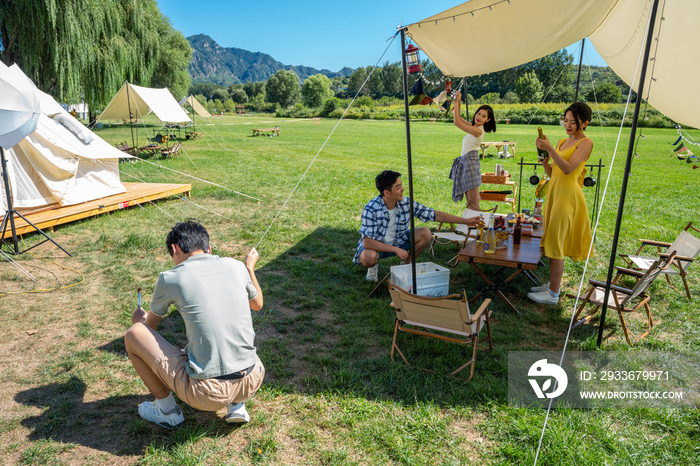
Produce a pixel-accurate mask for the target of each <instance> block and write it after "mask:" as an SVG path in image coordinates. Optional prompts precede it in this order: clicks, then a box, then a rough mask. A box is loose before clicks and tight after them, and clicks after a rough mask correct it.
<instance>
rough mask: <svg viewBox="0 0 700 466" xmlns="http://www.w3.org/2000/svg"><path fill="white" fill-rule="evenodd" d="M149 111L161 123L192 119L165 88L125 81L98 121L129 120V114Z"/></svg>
mask: <svg viewBox="0 0 700 466" xmlns="http://www.w3.org/2000/svg"><path fill="white" fill-rule="evenodd" d="M149 111H150V112H153V113H154V114H155V115H156V116H157V117H158V119H159V120H160V121H162V122H163V123H185V122H190V121H192V120H190V117H188V116H187V113H185V111H184V110H183V109H182V107H181V106H180V105H179V104H178V103H177V100H175V97H173V95H172V94H171V93H170V91H169V90H168V89H167V88H163V89H151V88H148V87H141V86H135V85H133V84H130V83H128V82H125V83H124V85H123V86H122V87H121V89H119V92H117V95H115V96H114V98H112V101H111V102H110V103H109V105H107V108H105V109H104V111H103V112H102V113H101V114H100V117H99V118H98V121H106V120H129V118H130V114H131V115H133V117H134V118H143V117H144V116H145V115H146V114H148V112H149Z"/></svg>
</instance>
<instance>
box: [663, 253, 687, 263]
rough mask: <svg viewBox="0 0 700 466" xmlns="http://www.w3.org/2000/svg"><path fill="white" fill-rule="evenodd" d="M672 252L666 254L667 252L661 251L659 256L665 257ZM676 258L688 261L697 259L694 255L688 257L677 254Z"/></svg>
mask: <svg viewBox="0 0 700 466" xmlns="http://www.w3.org/2000/svg"><path fill="white" fill-rule="evenodd" d="M670 255H671V254H666V253H663V252H662V253H659V257H663V258H664V259H666V258H668V257H669V256H670ZM674 259H675V260H679V261H686V262H693V261H694V260H695V258H694V257H686V256H675V257H674Z"/></svg>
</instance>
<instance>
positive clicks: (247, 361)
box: [151, 253, 258, 379]
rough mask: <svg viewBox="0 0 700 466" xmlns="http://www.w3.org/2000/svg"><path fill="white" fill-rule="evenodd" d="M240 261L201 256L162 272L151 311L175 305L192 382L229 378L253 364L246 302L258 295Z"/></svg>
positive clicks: (252, 336)
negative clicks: (184, 334)
mask: <svg viewBox="0 0 700 466" xmlns="http://www.w3.org/2000/svg"><path fill="white" fill-rule="evenodd" d="M257 294H258V293H257V290H256V289H255V286H254V285H253V282H252V281H251V279H250V275H249V274H248V270H247V269H246V268H245V265H244V264H243V262H241V261H238V260H235V259H231V258H229V257H219V256H213V255H211V254H207V253H202V254H195V255H194V256H191V257H189V258H188V259H187V260H186V261H184V262H182V263H180V264H178V265H176V266H175V267H173V268H172V269H170V270H168V271H166V272H161V274H160V276H159V277H158V281H157V282H156V286H155V289H154V290H153V299H152V300H151V312H153V313H154V314H155V315H157V316H160V317H163V316H164V315H165V314H166V313H167V312H168V307H169V306H170V305H171V304H174V305H175V307H177V310H178V311H180V315H182V318H183V320H184V321H185V329H186V331H187V341H188V344H187V356H188V357H189V364H188V365H187V373H188V374H189V376H190V377H192V378H195V379H208V378H212V377H218V376H220V375H228V374H231V373H233V372H237V371H240V370H243V369H245V368H247V367H250V366H252V365H253V364H255V362H256V361H257V355H256V352H255V346H254V345H253V340H254V339H255V332H254V331H253V319H252V316H251V312H250V303H249V302H248V301H250V300H251V299H254V298H255V297H256V296H257Z"/></svg>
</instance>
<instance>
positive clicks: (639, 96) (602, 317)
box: [598, 0, 659, 348]
mask: <svg viewBox="0 0 700 466" xmlns="http://www.w3.org/2000/svg"><path fill="white" fill-rule="evenodd" d="M658 6H659V0H654V4H653V5H652V8H651V16H650V18H649V28H648V31H647V42H646V46H645V48H644V59H643V61H642V71H641V73H640V74H639V86H638V87H637V101H636V102H635V104H634V116H633V117H632V130H631V131H630V142H629V146H628V147H627V162H626V163H625V172H624V173H623V176H622V190H621V191H620V203H619V205H618V206H617V220H616V222H615V234H614V236H613V243H612V251H610V264H609V265H608V279H607V280H606V282H605V296H604V298H603V309H602V310H601V311H600V326H599V327H598V348H600V345H601V344H602V343H603V328H604V327H605V313H606V312H607V310H608V297H609V296H610V286H611V285H610V282H611V281H612V275H613V270H615V256H616V255H617V241H618V239H619V237H620V225H621V224H622V213H623V211H624V209H625V195H626V194H627V181H628V179H629V174H630V169H631V166H632V154H633V153H634V140H635V133H636V132H637V121H638V120H639V109H640V107H641V104H642V93H643V92H644V80H645V78H646V74H647V64H648V63H649V51H650V50H651V41H652V36H653V34H654V25H655V23H656V10H657V9H658ZM630 92H632V90H631V89H630Z"/></svg>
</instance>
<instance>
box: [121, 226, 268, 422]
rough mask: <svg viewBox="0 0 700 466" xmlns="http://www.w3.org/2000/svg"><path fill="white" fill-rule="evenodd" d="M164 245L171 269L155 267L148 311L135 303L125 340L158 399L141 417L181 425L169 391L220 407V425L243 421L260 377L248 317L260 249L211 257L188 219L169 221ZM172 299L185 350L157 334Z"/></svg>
mask: <svg viewBox="0 0 700 466" xmlns="http://www.w3.org/2000/svg"><path fill="white" fill-rule="evenodd" d="M165 244H166V246H167V248H168V252H169V253H170V256H171V257H172V258H173V262H175V267H173V268H172V269H170V270H168V271H166V272H161V274H160V276H159V277H158V281H157V282H156V286H155V288H154V290H153V298H152V299H151V312H149V313H146V312H145V311H144V310H143V308H141V307H137V308H136V310H135V311H134V315H133V318H132V322H133V323H134V325H133V326H132V327H131V328H130V329H129V330H128V331H127V332H126V337H125V339H124V342H125V344H126V351H127V352H128V353H129V358H130V359H131V363H132V364H133V365H134V368H135V369H136V372H137V373H138V375H139V377H141V380H143V382H144V383H145V384H146V387H147V388H148V390H150V392H151V393H152V394H153V396H155V398H156V399H155V401H153V402H150V401H145V402H143V403H141V405H139V415H141V417H142V418H144V419H146V420H147V421H150V422H154V423H156V424H158V425H160V426H163V427H165V428H169V429H171V428H174V427H177V426H179V425H180V424H182V423H183V422H184V421H185V418H184V416H183V415H182V411H181V410H180V407H179V406H178V405H177V404H176V402H175V399H174V398H173V395H172V393H171V390H172V391H173V392H175V394H176V395H177V396H178V397H179V398H180V399H181V400H182V401H184V402H185V403H187V404H188V405H190V406H192V407H193V408H195V409H199V410H201V411H217V410H219V409H222V408H224V407H226V417H225V420H226V422H229V423H240V422H248V420H249V416H248V412H247V411H246V409H245V401H246V400H248V399H249V398H250V397H251V396H253V394H255V392H256V391H257V390H258V388H260V385H262V381H263V378H264V377H265V367H264V366H263V365H262V362H260V358H258V356H257V354H256V351H255V346H253V340H254V338H255V332H254V331H253V320H252V316H251V309H253V310H255V311H259V310H260V309H261V308H262V306H263V294H262V290H261V289H260V285H259V284H258V280H257V278H256V277H255V271H254V270H255V264H256V262H257V261H258V253H257V251H256V250H255V248H253V249H251V250H250V252H249V253H248V256H247V257H246V258H245V264H244V263H243V262H241V261H238V260H235V259H232V258H229V257H219V256H213V255H212V254H211V247H210V246H209V234H208V233H207V231H206V230H205V229H204V227H203V226H202V225H200V224H199V223H197V222H196V221H193V220H187V221H185V222H182V223H177V224H175V226H174V227H173V228H172V230H171V231H170V233H168V236H167V238H166V240H165ZM171 304H174V305H175V307H177V310H178V311H180V314H181V315H182V318H183V320H184V321H185V329H186V331H187V341H188V344H187V347H186V351H185V350H180V349H179V348H176V347H175V346H173V345H171V344H170V343H168V342H167V341H166V340H165V339H164V338H163V337H162V336H160V335H159V334H158V333H157V332H156V328H157V327H158V323H159V322H160V320H161V318H162V317H163V316H165V314H166V313H167V312H168V308H169V307H170V305H171Z"/></svg>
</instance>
